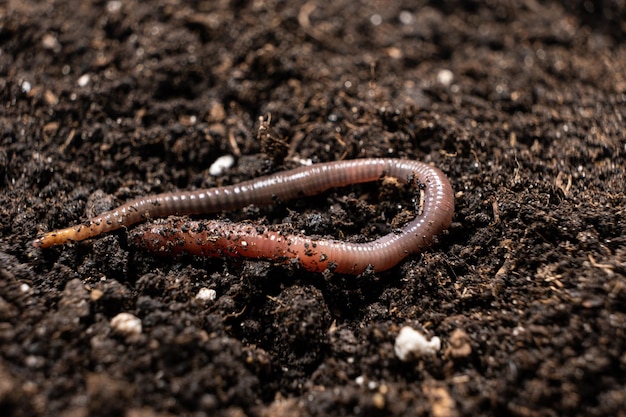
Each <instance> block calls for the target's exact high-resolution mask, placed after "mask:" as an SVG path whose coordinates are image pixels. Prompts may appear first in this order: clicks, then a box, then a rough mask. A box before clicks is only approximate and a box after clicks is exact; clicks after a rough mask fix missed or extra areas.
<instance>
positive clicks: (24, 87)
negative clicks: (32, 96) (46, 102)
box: [22, 81, 32, 94]
mask: <svg viewBox="0 0 626 417" xmlns="http://www.w3.org/2000/svg"><path fill="white" fill-rule="evenodd" d="M31 88H32V86H31V84H30V83H29V82H28V81H23V82H22V93H25V94H28V93H29V92H30V89H31Z"/></svg>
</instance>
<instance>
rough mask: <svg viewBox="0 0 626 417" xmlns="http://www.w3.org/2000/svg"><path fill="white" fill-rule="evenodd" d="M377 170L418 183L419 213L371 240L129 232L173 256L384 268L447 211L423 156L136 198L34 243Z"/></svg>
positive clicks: (226, 206) (290, 192) (447, 193)
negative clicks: (421, 193)
mask: <svg viewBox="0 0 626 417" xmlns="http://www.w3.org/2000/svg"><path fill="white" fill-rule="evenodd" d="M383 176H390V177H395V178H397V179H398V181H400V182H402V183H407V182H408V181H410V180H411V179H413V178H414V177H416V179H418V180H419V181H420V182H421V183H422V184H423V185H424V186H425V190H424V205H423V207H422V214H421V215H419V216H417V217H416V218H415V219H413V220H412V221H411V222H409V223H408V224H406V225H405V226H404V227H403V228H402V229H401V230H400V231H399V232H394V233H390V234H388V235H386V236H382V237H380V238H379V239H376V240H374V241H372V242H367V243H351V242H345V241H339V240H331V239H314V238H310V237H306V236H296V235H290V234H284V233H281V232H274V231H268V230H265V229H264V228H262V227H259V226H253V225H250V224H246V223H227V222H222V221H215V220H214V221H206V222H198V221H182V220H166V221H161V222H158V223H155V224H152V225H147V226H144V227H142V228H139V229H138V230H136V231H134V232H133V235H132V240H133V241H135V242H136V243H138V244H139V245H141V246H144V247H145V248H147V249H148V250H150V251H153V252H157V253H165V254H172V255H176V254H178V253H182V252H185V253H191V254H196V255H204V256H243V257H252V258H264V259H270V260H273V261H279V262H291V261H293V260H298V262H299V263H300V265H301V266H302V267H303V268H305V269H307V270H309V271H324V270H325V269H327V268H330V269H332V270H334V271H335V272H339V273H349V274H359V273H362V272H363V271H364V270H365V269H366V268H367V267H368V266H369V265H371V266H372V267H373V268H374V270H375V271H384V270H386V269H389V268H391V267H393V266H394V265H396V264H397V263H398V262H400V261H401V260H402V259H404V258H406V257H407V256H408V255H409V254H412V253H417V252H419V251H421V250H422V249H424V248H426V247H428V246H429V245H430V244H432V242H433V239H434V237H435V236H437V235H439V234H440V233H441V232H442V231H444V230H445V229H447V228H448V227H449V226H450V223H451V222H452V215H453V213H454V194H453V191H452V187H451V186H450V182H449V181H448V179H447V178H446V177H445V175H444V174H443V173H442V172H441V171H440V170H438V169H437V168H433V167H431V166H429V165H426V164H424V163H422V162H417V161H409V160H400V159H384V158H380V159H357V160H351V161H336V162H329V163H323V164H317V165H313V166H309V167H301V168H297V169H293V170H290V171H285V172H280V173H276V174H273V175H268V176H265V177H261V178H258V179H254V180H250V181H245V182H241V183H239V184H236V185H231V186H227V187H216V188H210V189H206V190H197V191H182V192H172V193H164V194H158V195H155V196H147V197H141V198H138V199H136V200H132V201H130V202H128V203H126V204H124V205H122V206H120V207H118V208H117V209H114V210H112V211H109V212H106V213H103V214H101V215H99V216H96V217H94V218H92V219H90V220H89V221H88V222H87V223H86V224H83V225H78V226H74V227H69V228H67V229H61V230H57V231H54V232H49V233H47V234H45V235H44V236H43V237H41V238H39V239H37V240H35V242H34V245H35V246H37V247H41V248H47V247H50V246H53V245H59V244H63V243H66V242H68V241H72V240H75V241H76V240H83V239H87V238H90V237H94V236H97V235H99V234H101V233H105V232H108V231H111V230H115V229H119V228H121V227H125V226H130V225H132V224H135V223H139V222H141V221H144V220H146V219H148V218H154V217H165V216H169V215H188V214H202V213H214V212H219V211H223V210H232V209H236V208H241V207H245V206H247V205H250V204H256V205H270V204H272V202H274V201H275V200H276V199H281V200H290V199H293V198H296V197H302V196H311V195H315V194H319V193H321V192H323V191H325V190H328V189H330V188H334V187H343V186H346V185H349V184H355V183H363V182H370V181H376V180H378V179H379V178H381V177H383Z"/></svg>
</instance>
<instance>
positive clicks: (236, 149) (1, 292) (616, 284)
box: [0, 0, 626, 417]
mask: <svg viewBox="0 0 626 417" xmlns="http://www.w3.org/2000/svg"><path fill="white" fill-rule="evenodd" d="M331 3H332V4H331ZM625 22H626V4H625V3H624V2H623V1H619V0H613V1H611V0H607V1H563V2H556V1H545V2H539V1H534V0H525V1H507V0H491V1H486V2H479V1H383V0H363V1H358V2H356V1H352V0H339V1H333V2H326V1H318V0H310V1H289V2H287V1H280V0H267V1H262V0H258V1H245V0H243V1H236V0H233V1H229V0H218V1H181V0H157V1H151V2H143V1H136V0H135V1H133V0H129V1H115V0H112V1H52V0H47V1H34V0H23V1H12V0H9V1H8V2H7V1H4V2H0V104H1V109H0V414H1V415H3V416H47V415H54V416H72V417H79V416H105V415H125V416H135V417H136V416H169V415H193V416H203V415H222V416H244V415H250V416H352V415H369V416H375V415H380V416H383V415H385V416H396V415H398V416H399V415H405V416H419V415H432V416H436V417H445V416H481V415H485V416H491V415H511V416H560V415H580V416H601V415H606V416H609V415H611V416H624V415H626V414H625V411H624V410H626V386H625V385H626V353H625V351H626V237H625V236H626V220H625V215H624V213H625V207H626V197H625V194H624V188H625V186H624V184H625V177H624V171H625V170H626V163H625V158H624V157H625V155H626V134H625V130H624V119H625V118H626V106H625V104H626V46H625V45H624V40H625V39H626V23H625ZM260 117H263V118H265V120H266V121H269V127H270V130H269V133H270V134H269V136H267V135H263V134H261V135H259V130H260V127H261V122H260V121H259V118H260ZM261 133H263V131H262V132H261ZM225 154H230V155H233V156H234V157H235V165H234V166H233V167H231V168H230V169H228V170H226V171H225V172H224V173H222V174H219V175H217V176H215V175H210V174H209V167H210V166H211V164H212V163H213V162H214V161H215V160H216V159H217V158H218V157H220V156H222V155H225ZM362 157H395V158H411V159H419V160H422V161H426V162H427V163H432V164H434V165H436V166H438V167H440V168H441V169H442V170H443V171H444V172H445V173H446V174H447V175H448V176H449V178H450V180H451V182H452V185H453V187H454V189H455V191H456V205H457V211H456V214H455V219H454V224H453V225H452V227H451V228H450V230H449V232H448V233H446V234H445V235H444V236H442V237H441V238H440V239H439V241H438V243H437V244H436V245H435V246H434V247H433V248H432V249H430V250H428V251H426V252H425V253H423V254H421V255H418V256H412V257H410V258H409V259H407V260H406V261H404V262H402V263H401V264H400V265H398V266H397V267H395V268H393V269H392V270H390V271H387V272H384V273H369V274H364V275H363V276H360V277H351V276H343V275H337V274H331V273H327V274H314V273H308V272H306V271H302V270H299V269H298V268H297V267H295V266H293V265H287V266H283V265H274V264H272V263H270V262H264V261H253V260H248V261H241V260H230V259H197V258H192V257H183V258H179V259H168V258H159V257H155V256H153V255H150V254H147V253H144V252H142V251H141V250H139V249H137V248H135V247H133V246H132V245H130V244H129V243H128V240H127V231H126V230H121V231H117V232H114V233H109V234H106V235H103V236H100V237H98V238H95V239H92V240H89V241H85V242H81V243H76V244H71V245H67V246H65V247H56V248H52V249H49V250H45V251H43V250H38V249H35V248H34V247H33V246H32V240H33V239H34V238H35V237H36V236H37V235H38V234H39V233H41V232H44V231H49V230H52V229H55V228H61V227H66V226H69V225H72V224H75V223H78V222H81V221H83V220H85V219H86V218H87V217H89V216H90V215H92V214H94V213H99V212H101V211H104V210H108V209H111V208H113V207H115V206H116V205H117V204H119V203H122V202H124V201H128V200H130V199H132V198H134V197H137V196H142V195H147V194H151V193H159V192H164V191H168V190H178V189H198V188H203V187H212V186H217V185H223V184H232V183H235V182H237V181H241V180H245V179H250V178H254V177H257V176H260V175H263V174H267V173H271V172H277V171H282V170H285V169H289V168H294V167H297V166H300V165H301V164H302V163H306V162H323V161H333V160H338V159H353V158H362ZM412 209H413V205H412V203H411V199H410V195H407V194H406V193H405V192H404V191H403V190H397V189H396V188H395V187H393V186H392V185H391V186H390V185H385V184H380V183H379V184H376V183H374V184H366V185H362V186H353V187H347V188H345V189H339V190H332V191H329V192H327V193H324V194H323V195H322V196H321V198H307V199H301V200H298V201H293V202H282V203H280V204H278V205H277V206H276V207H269V208H266V207H248V208H245V209H243V210H239V211H234V212H232V213H223V214H221V215H218V216H217V217H222V218H227V219H230V220H233V221H240V220H243V219H249V220H250V221H253V222H257V223H259V224H267V223H271V224H283V223H286V224H290V225H291V226H292V227H293V228H295V229H297V230H304V231H306V233H308V234H314V235H318V236H327V237H328V236H330V237H335V238H342V239H351V240H354V241H366V240H370V239H374V238H376V237H378V236H381V235H383V234H385V233H388V232H389V231H390V230H392V228H393V227H394V225H395V224H396V223H395V222H401V221H403V219H405V218H406V215H407V213H408V212H409V211H411V210H412ZM207 217H211V216H207ZM212 217H216V216H212ZM203 288H206V289H212V290H215V291H216V298H215V299H214V300H207V299H202V298H201V297H200V298H199V297H197V295H198V294H199V293H200V290H201V289H203ZM201 294H202V293H201ZM119 313H129V314H132V315H133V316H135V317H137V318H138V319H140V320H141V328H140V329H139V328H137V327H134V328H132V329H130V330H128V331H127V332H126V333H125V332H124V331H122V330H120V327H119V326H117V325H116V322H112V319H113V318H114V317H116V316H117V315H118V314H119ZM405 325H409V326H412V327H414V328H416V329H419V330H420V331H421V332H423V333H424V334H425V335H426V336H427V337H429V338H430V337H433V336H438V337H440V338H441V339H442V349H441V350H440V351H439V352H437V354H436V355H434V356H427V357H422V358H416V359H414V360H412V361H409V362H406V363H405V362H401V361H400V360H399V359H398V358H397V357H396V355H395V354H394V341H395V338H396V336H397V334H398V332H399V330H400V328H401V327H402V326H405ZM133 329H134V331H132V330H133Z"/></svg>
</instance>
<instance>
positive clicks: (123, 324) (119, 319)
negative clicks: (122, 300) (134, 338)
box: [111, 313, 141, 336]
mask: <svg viewBox="0 0 626 417" xmlns="http://www.w3.org/2000/svg"><path fill="white" fill-rule="evenodd" d="M111 327H112V328H113V331H115V332H116V333H121V334H124V335H127V336H130V335H135V334H141V319H140V318H138V317H136V316H133V315H132V314H130V313H120V314H118V315H117V316H115V317H113V318H112V319H111Z"/></svg>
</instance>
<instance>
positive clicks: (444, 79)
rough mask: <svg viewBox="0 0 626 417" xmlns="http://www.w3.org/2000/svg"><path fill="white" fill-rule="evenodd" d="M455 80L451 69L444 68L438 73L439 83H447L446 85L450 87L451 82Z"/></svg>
mask: <svg viewBox="0 0 626 417" xmlns="http://www.w3.org/2000/svg"><path fill="white" fill-rule="evenodd" d="M453 80H454V74H453V73H452V71H450V70H449V69H442V70H441V71H439V73H438V74H437V82H438V83H439V84H442V85H445V86H446V87H449V86H450V84H452V81H453Z"/></svg>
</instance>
